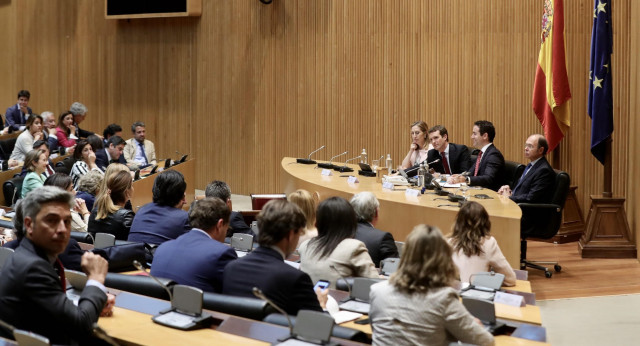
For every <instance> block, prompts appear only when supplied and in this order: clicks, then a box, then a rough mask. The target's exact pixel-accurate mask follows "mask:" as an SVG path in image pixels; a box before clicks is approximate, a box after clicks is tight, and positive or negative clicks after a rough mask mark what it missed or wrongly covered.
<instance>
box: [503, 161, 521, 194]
mask: <svg viewBox="0 0 640 346" xmlns="http://www.w3.org/2000/svg"><path fill="white" fill-rule="evenodd" d="M525 167H526V166H525V165H523V164H521V163H520V162H515V161H509V160H504V179H505V182H506V184H507V185H509V187H510V188H511V190H513V188H515V187H516V185H517V184H518V180H520V177H521V176H522V173H524V169H525Z"/></svg>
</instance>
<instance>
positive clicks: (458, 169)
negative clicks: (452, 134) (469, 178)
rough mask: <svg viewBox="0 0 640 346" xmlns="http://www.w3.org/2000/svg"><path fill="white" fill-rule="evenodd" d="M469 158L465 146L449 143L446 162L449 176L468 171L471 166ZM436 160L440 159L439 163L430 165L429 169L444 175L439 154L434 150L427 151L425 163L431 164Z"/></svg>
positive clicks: (467, 149)
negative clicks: (449, 170)
mask: <svg viewBox="0 0 640 346" xmlns="http://www.w3.org/2000/svg"><path fill="white" fill-rule="evenodd" d="M470 156H471V154H470V153H469V148H467V146H466V145H462V144H455V143H449V161H448V162H449V169H451V174H460V173H462V172H464V171H466V170H467V169H469V166H470V165H471V157H470ZM437 159H440V161H439V162H436V163H434V164H432V165H430V166H429V168H433V169H434V170H435V171H436V172H438V173H441V174H444V173H445V172H444V166H443V165H442V158H441V157H440V153H439V152H438V151H436V150H435V149H431V150H429V152H428V153H427V162H433V161H435V160H437Z"/></svg>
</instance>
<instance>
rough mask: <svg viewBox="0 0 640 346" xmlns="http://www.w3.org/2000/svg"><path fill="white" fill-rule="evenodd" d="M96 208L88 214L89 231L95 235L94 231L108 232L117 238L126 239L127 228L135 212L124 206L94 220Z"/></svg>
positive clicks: (129, 227)
mask: <svg viewBox="0 0 640 346" xmlns="http://www.w3.org/2000/svg"><path fill="white" fill-rule="evenodd" d="M97 215H98V210H97V208H94V209H93V210H92V211H91V216H89V225H88V228H89V233H91V235H92V236H94V237H95V236H96V233H109V234H113V235H115V236H116V239H117V240H127V238H128V237H129V230H130V229H131V223H132V222H133V217H134V216H135V214H134V213H133V212H132V211H131V210H129V209H126V208H120V209H118V211H116V212H115V213H112V214H109V215H108V216H107V217H105V218H104V219H100V220H96V216H97Z"/></svg>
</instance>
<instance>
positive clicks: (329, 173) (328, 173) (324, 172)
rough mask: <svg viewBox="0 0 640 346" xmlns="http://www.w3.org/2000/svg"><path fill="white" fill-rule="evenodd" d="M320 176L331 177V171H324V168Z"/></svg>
mask: <svg viewBox="0 0 640 346" xmlns="http://www.w3.org/2000/svg"><path fill="white" fill-rule="evenodd" d="M321 174H322V175H326V176H331V175H333V171H332V170H330V169H326V168H325V169H323V170H322V173H321Z"/></svg>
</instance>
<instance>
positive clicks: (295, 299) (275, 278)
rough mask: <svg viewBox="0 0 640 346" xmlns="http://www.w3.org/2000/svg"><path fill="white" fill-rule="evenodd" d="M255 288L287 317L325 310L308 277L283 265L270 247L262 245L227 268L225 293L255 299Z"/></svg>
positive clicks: (223, 291) (225, 270) (279, 257)
mask: <svg viewBox="0 0 640 346" xmlns="http://www.w3.org/2000/svg"><path fill="white" fill-rule="evenodd" d="M253 287H258V288H260V289H261V290H262V292H263V293H264V294H265V295H266V296H267V298H269V299H271V300H272V301H273V302H274V303H275V304H276V305H278V306H279V307H281V308H282V309H283V310H284V311H286V312H287V313H288V314H291V315H297V314H298V311H299V310H314V311H322V308H321V307H320V303H319V302H318V297H317V296H316V294H315V292H314V291H313V283H312V282H311V278H310V277H309V275H307V274H306V273H305V272H303V271H300V270H298V269H295V268H293V267H292V266H290V265H288V264H286V263H284V260H283V259H282V256H280V254H279V253H278V252H277V251H276V250H273V249H271V248H266V247H261V246H260V247H258V248H256V249H255V250H253V251H252V252H250V253H249V254H248V255H246V256H244V257H242V258H240V259H238V260H237V261H233V262H231V263H229V265H227V267H226V268H225V269H224V280H223V288H222V293H223V294H229V295H233V296H241V297H251V298H255V296H254V295H253V293H252V289H253Z"/></svg>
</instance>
